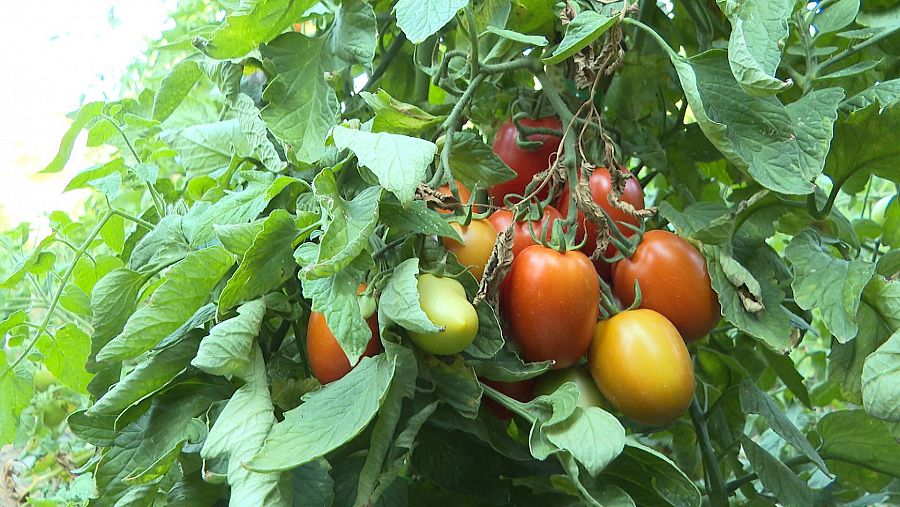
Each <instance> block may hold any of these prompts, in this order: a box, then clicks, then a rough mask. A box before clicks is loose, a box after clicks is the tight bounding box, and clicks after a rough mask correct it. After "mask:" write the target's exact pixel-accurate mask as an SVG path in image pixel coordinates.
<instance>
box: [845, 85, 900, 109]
mask: <svg viewBox="0 0 900 507" xmlns="http://www.w3.org/2000/svg"><path fill="white" fill-rule="evenodd" d="M898 100H900V79H892V80H890V81H879V82H877V83H875V84H873V85H872V86H870V87H868V88H866V89H865V90H863V91H861V92H859V93H857V94H856V95H854V96H852V97H850V98H849V99H847V100H845V101H844V103H843V104H841V110H842V111H845V112H853V111H856V110H859V109H863V108H865V107H867V106H869V105H872V104H875V103H878V104H881V107H883V108H887V107H890V106H892V105H893V104H894V103H895V102H897V101H898Z"/></svg>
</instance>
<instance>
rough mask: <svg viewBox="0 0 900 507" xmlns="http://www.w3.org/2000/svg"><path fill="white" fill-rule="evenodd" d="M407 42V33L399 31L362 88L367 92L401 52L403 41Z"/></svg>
mask: <svg viewBox="0 0 900 507" xmlns="http://www.w3.org/2000/svg"><path fill="white" fill-rule="evenodd" d="M404 42H406V35H405V34H404V33H403V32H399V33H398V34H397V36H396V37H394V41H393V42H391V45H390V46H388V48H387V51H385V53H384V54H383V55H381V61H379V62H378V66H377V67H375V70H373V71H372V75H371V76H369V80H368V81H366V84H365V85H364V86H363V87H362V90H360V91H364V92H367V91H369V89H370V88H372V85H374V84H375V83H376V82H377V81H378V80H379V79H381V76H383V75H384V73H385V71H387V69H388V67H390V66H391V62H392V61H393V60H394V57H395V56H397V54H398V53H399V52H400V49H402V48H403V43H404Z"/></svg>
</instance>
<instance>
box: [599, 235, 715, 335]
mask: <svg viewBox="0 0 900 507" xmlns="http://www.w3.org/2000/svg"><path fill="white" fill-rule="evenodd" d="M612 278H613V290H614V292H615V295H616V296H617V297H618V298H619V300H621V301H622V304H624V305H630V304H631V303H632V302H633V301H634V299H635V290H634V283H635V281H637V282H638V283H639V284H640V290H641V308H648V309H650V310H655V311H657V312H659V313H661V314H663V315H664V316H665V317H666V318H667V319H669V320H670V321H671V322H672V323H673V324H675V327H676V328H678V332H679V333H681V336H682V337H683V338H684V339H685V340H686V341H694V340H697V339H700V338H703V337H704V336H706V335H707V334H708V333H709V332H710V331H711V330H712V329H713V328H714V327H715V326H716V324H717V323H718V322H719V320H720V319H721V314H720V312H721V308H720V307H719V300H718V298H717V296H716V293H715V292H714V291H713V288H712V282H711V281H710V279H709V271H708V270H707V267H706V259H705V258H703V255H701V254H700V252H699V251H697V249H696V248H694V247H693V246H692V245H691V244H690V243H688V242H687V241H685V240H684V239H682V238H680V237H678V236H676V235H675V234H672V233H671V232H668V231H660V230H655V231H648V232H647V233H646V234H644V237H643V239H642V240H641V242H640V244H638V246H637V248H636V249H635V251H634V253H633V254H632V256H631V257H630V258H626V259H622V260H620V261H618V262H616V263H615V264H614V265H613V269H612Z"/></svg>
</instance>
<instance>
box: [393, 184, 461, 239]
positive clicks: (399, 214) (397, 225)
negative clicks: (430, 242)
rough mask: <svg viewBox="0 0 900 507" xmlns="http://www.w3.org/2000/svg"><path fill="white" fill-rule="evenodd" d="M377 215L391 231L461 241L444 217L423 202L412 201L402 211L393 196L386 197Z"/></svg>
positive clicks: (401, 207)
mask: <svg viewBox="0 0 900 507" xmlns="http://www.w3.org/2000/svg"><path fill="white" fill-rule="evenodd" d="M379 214H380V215H381V216H380V219H381V221H382V222H383V223H384V224H385V225H387V226H388V227H390V228H392V229H399V230H401V231H408V232H414V233H418V234H425V235H429V236H430V235H437V236H442V237H445V238H450V239H453V240H456V241H462V239H461V238H460V237H459V233H458V232H456V229H454V228H453V227H450V223H449V222H448V221H447V219H446V217H444V216H443V215H441V214H440V213H438V212H437V211H434V210H433V209H431V208H429V207H428V205H427V204H425V202H424V201H418V200H416V201H413V202H412V204H411V205H410V206H409V208H406V209H404V208H403V205H401V204H400V202H399V201H397V199H396V198H395V197H394V196H393V195H388V196H385V197H384V198H383V199H382V200H381V205H380V206H379Z"/></svg>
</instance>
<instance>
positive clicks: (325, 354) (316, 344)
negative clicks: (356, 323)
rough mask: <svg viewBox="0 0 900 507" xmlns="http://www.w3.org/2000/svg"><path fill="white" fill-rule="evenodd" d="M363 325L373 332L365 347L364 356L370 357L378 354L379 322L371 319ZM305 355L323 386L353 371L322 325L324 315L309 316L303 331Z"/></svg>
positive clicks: (330, 333)
mask: <svg viewBox="0 0 900 507" xmlns="http://www.w3.org/2000/svg"><path fill="white" fill-rule="evenodd" d="M366 322H367V323H368V324H369V329H370V330H371V331H372V338H371V339H370V340H369V343H368V344H367V345H366V351H365V352H364V353H363V356H366V357H372V356H374V355H376V354H378V353H379V352H381V341H380V340H379V337H378V318H377V317H376V316H374V315H373V316H372V317H369V319H368V320H367V321H366ZM306 353H307V357H308V358H309V367H310V369H312V372H313V375H314V376H315V377H316V378H317V379H318V380H319V382H320V383H322V384H327V383H329V382H334V381H335V380H338V379H340V378H343V376H344V375H346V374H348V373H350V370H352V369H353V367H351V366H350V360H349V359H347V355H346V354H344V350H343V349H342V348H341V345H340V344H339V343H338V341H337V339H336V338H335V337H334V334H333V333H332V332H331V328H329V327H328V323H327V322H325V314H323V313H321V312H312V313H311V314H310V315H309V324H308V325H307V328H306ZM360 359H362V358H360Z"/></svg>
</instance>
